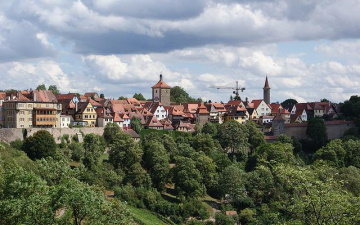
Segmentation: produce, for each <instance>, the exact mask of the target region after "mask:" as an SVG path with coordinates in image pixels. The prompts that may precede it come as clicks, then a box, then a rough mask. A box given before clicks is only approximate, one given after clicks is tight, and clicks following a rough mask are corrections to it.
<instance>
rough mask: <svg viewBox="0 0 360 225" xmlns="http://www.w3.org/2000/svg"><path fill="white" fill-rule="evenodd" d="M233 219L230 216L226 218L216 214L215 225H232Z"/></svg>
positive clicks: (222, 214) (223, 215)
mask: <svg viewBox="0 0 360 225" xmlns="http://www.w3.org/2000/svg"><path fill="white" fill-rule="evenodd" d="M235 222H236V221H235V219H234V218H233V217H232V216H227V215H225V214H224V213H216V215H215V225H234V224H235Z"/></svg>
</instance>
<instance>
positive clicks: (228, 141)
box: [218, 120, 248, 153]
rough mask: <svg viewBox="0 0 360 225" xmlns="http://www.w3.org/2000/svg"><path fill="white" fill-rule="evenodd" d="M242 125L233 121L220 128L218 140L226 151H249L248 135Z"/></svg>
mask: <svg viewBox="0 0 360 225" xmlns="http://www.w3.org/2000/svg"><path fill="white" fill-rule="evenodd" d="M246 132H247V131H246V129H245V127H244V126H242V125H241V124H240V123H238V122H236V121H234V120H232V121H228V122H225V123H223V124H221V125H220V126H219V129H218V140H219V142H220V144H221V146H222V147H223V148H224V149H225V150H227V149H228V150H230V152H232V153H234V152H238V151H240V150H243V151H245V149H247V141H248V134H247V133H246Z"/></svg>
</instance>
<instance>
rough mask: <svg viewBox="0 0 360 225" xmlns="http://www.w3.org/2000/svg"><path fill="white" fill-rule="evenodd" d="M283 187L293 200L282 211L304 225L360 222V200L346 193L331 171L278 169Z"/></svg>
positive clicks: (322, 168)
mask: <svg viewBox="0 0 360 225" xmlns="http://www.w3.org/2000/svg"><path fill="white" fill-rule="evenodd" d="M276 174H277V177H278V181H279V183H282V185H283V186H284V187H286V191H287V193H289V194H291V196H290V197H288V198H286V199H283V202H282V203H281V205H279V207H280V208H281V210H284V211H285V212H286V214H288V215H289V216H290V215H291V219H292V220H297V221H302V223H301V224H355V223H356V222H358V221H359V219H360V218H359V212H358V209H359V208H358V207H359V205H360V201H359V200H360V199H359V198H358V197H354V196H353V195H352V194H350V193H348V192H346V191H345V190H344V189H343V188H342V182H339V181H337V180H335V179H334V175H333V173H331V172H330V173H329V172H328V168H327V167H321V166H319V167H318V168H316V170H311V169H309V168H306V167H303V168H300V167H290V166H279V167H277V168H276Z"/></svg>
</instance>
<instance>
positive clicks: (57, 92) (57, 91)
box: [48, 85, 60, 95]
mask: <svg viewBox="0 0 360 225" xmlns="http://www.w3.org/2000/svg"><path fill="white" fill-rule="evenodd" d="M48 90H49V91H51V92H52V93H53V94H54V95H58V94H60V91H59V89H58V88H57V87H56V85H50V86H49V88H48Z"/></svg>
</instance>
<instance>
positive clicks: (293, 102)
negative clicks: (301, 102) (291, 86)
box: [281, 98, 298, 106]
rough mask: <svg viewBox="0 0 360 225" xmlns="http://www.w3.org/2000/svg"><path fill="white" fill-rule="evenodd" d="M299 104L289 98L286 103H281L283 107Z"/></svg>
mask: <svg viewBox="0 0 360 225" xmlns="http://www.w3.org/2000/svg"><path fill="white" fill-rule="evenodd" d="M297 103H298V102H297V101H296V100H295V99H292V98H289V99H286V100H285V101H283V102H282V103H281V105H282V106H284V105H295V104H297Z"/></svg>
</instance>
